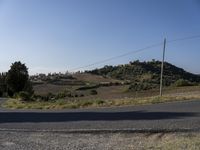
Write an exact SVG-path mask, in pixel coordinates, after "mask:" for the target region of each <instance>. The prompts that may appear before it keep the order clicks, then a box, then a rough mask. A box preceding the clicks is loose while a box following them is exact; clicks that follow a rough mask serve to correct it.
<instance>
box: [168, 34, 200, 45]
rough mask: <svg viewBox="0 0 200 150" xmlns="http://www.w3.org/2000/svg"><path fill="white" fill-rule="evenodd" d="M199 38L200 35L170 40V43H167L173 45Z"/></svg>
mask: <svg viewBox="0 0 200 150" xmlns="http://www.w3.org/2000/svg"><path fill="white" fill-rule="evenodd" d="M197 38H200V35H193V36H188V37H183V38H178V39H174V40H169V41H167V43H173V42H178V41H184V40H191V39H197Z"/></svg>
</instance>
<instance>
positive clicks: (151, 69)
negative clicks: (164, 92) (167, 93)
mask: <svg viewBox="0 0 200 150" xmlns="http://www.w3.org/2000/svg"><path fill="white" fill-rule="evenodd" d="M160 66H161V62H160V61H155V60H152V61H148V62H140V61H138V60H137V61H133V62H130V63H129V64H124V65H118V66H104V67H103V68H100V69H94V70H91V71H86V72H87V73H91V74H95V75H101V76H104V77H109V78H114V79H119V80H129V81H131V83H148V84H151V86H152V85H153V86H154V87H155V86H157V85H159V82H160ZM180 79H183V80H187V81H189V82H192V83H194V82H196V83H199V82H200V75H195V74H192V73H189V72H187V71H185V70H184V69H182V68H179V67H177V66H175V65H172V64H170V63H168V62H165V63H164V78H163V84H164V85H165V86H169V85H171V84H173V83H174V82H176V81H177V80H180Z"/></svg>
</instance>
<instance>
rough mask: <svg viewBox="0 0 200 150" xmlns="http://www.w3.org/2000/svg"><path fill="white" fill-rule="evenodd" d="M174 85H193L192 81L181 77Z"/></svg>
mask: <svg viewBox="0 0 200 150" xmlns="http://www.w3.org/2000/svg"><path fill="white" fill-rule="evenodd" d="M174 85H175V86H176V87H181V86H191V85H192V83H191V82H190V81H188V80H184V79H179V80H177V81H176V82H175V83H174Z"/></svg>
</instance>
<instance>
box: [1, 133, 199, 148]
mask: <svg viewBox="0 0 200 150" xmlns="http://www.w3.org/2000/svg"><path fill="white" fill-rule="evenodd" d="M0 149H1V150H26V149H29V150H35V149H37V150H51V149H54V150H55V149H59V150H72V149H81V150H102V149H105V150H130V149H134V150H141V149H163V150H170V149H176V150H179V149H180V150H182V149H190V150H197V149H200V133H193V132H192V133H156V134H148V133H146V134H142V133H130V134H125V133H122V134H120V133H115V134H65V133H59V134H58V133H51V132H42V133H38V132H37V133H35V132H8V131H0Z"/></svg>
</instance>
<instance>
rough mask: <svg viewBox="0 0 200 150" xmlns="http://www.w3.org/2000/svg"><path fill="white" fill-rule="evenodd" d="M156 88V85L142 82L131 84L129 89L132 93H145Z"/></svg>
mask: <svg viewBox="0 0 200 150" xmlns="http://www.w3.org/2000/svg"><path fill="white" fill-rule="evenodd" d="M155 87H156V86H155V85H154V84H151V83H145V82H142V83H134V84H131V85H130V86H129V88H128V89H129V90H131V91H145V90H150V89H153V88H155Z"/></svg>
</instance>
